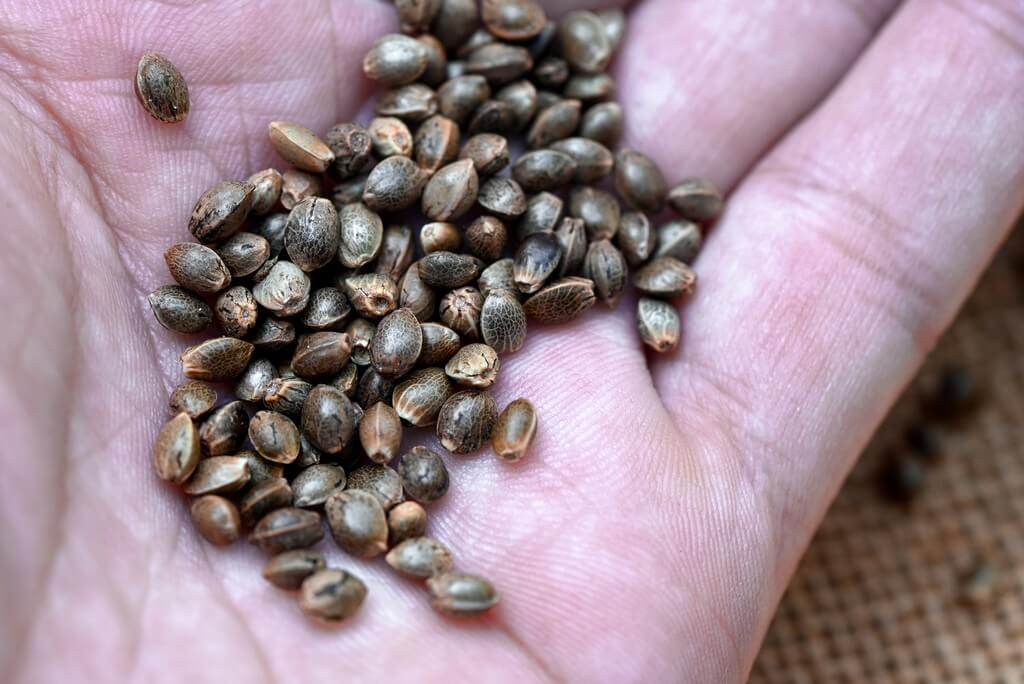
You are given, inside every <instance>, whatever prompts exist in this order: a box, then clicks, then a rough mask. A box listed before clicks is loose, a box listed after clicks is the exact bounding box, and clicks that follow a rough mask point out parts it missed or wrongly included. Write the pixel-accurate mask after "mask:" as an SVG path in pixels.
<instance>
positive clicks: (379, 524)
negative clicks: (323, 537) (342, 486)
mask: <svg viewBox="0 0 1024 684" xmlns="http://www.w3.org/2000/svg"><path fill="white" fill-rule="evenodd" d="M349 483H350V486H351V478H350V479H349ZM324 511H325V512H326V514H327V524H328V525H330V527H331V533H332V534H333V535H334V541H336V542H337V543H338V546H339V547H341V550H342V551H344V552H346V553H348V554H351V555H353V556H356V557H357V558H372V557H373V556H377V555H379V554H382V553H384V552H385V551H387V548H388V522H387V518H386V517H385V514H384V508H383V507H382V506H381V505H380V500H379V499H378V498H377V497H376V496H374V495H373V494H371V493H370V492H368V491H364V490H362V489H346V490H345V491H335V492H333V493H331V495H330V496H329V497H327V502H326V503H325V504H324Z"/></svg>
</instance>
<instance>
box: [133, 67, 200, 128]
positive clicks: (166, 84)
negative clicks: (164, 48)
mask: <svg viewBox="0 0 1024 684" xmlns="http://www.w3.org/2000/svg"><path fill="white" fill-rule="evenodd" d="M134 86H135V95H136V96H137V97H138V98H139V102H141V103H142V106H143V107H145V109H146V111H147V112H149V115H150V116H152V117H153V118H154V119H157V120H158V121H163V122H164V123H176V122H178V121H183V120H184V119H185V117H186V116H188V112H189V108H190V106H191V101H190V99H189V96H188V83H187V82H186V81H185V77H184V76H182V75H181V72H180V71H178V67H176V66H174V64H173V63H172V62H171V60H169V59H167V58H166V57H164V56H163V55H161V54H159V53H156V52H147V53H146V54H144V55H142V59H140V60H139V65H138V67H136V69H135V81H134Z"/></svg>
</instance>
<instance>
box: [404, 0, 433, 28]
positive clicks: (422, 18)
mask: <svg viewBox="0 0 1024 684" xmlns="http://www.w3.org/2000/svg"><path fill="white" fill-rule="evenodd" d="M440 9H441V0H395V11H396V12H397V13H398V19H399V21H400V22H401V24H402V32H403V33H412V34H417V33H423V32H424V31H428V30H430V23H431V22H432V21H433V20H434V17H436V16H437V13H438V11H439V10H440Z"/></svg>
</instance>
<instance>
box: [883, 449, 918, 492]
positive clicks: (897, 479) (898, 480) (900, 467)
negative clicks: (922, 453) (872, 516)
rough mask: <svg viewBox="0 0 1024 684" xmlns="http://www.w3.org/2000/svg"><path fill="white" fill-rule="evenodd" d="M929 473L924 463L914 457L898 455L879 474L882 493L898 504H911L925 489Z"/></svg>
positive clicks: (890, 459)
mask: <svg viewBox="0 0 1024 684" xmlns="http://www.w3.org/2000/svg"><path fill="white" fill-rule="evenodd" d="M926 476H927V471H926V470H925V467H924V463H922V462H921V460H920V459H919V458H917V457H916V456H913V455H902V454H901V455H898V456H896V457H894V458H892V457H891V458H889V460H888V461H887V462H886V463H885V464H884V465H883V466H882V469H881V470H880V471H879V473H878V478H879V481H878V484H879V487H880V489H881V493H882V495H883V496H885V497H886V498H887V499H889V500H891V501H894V502H897V503H904V504H906V503H910V502H911V501H912V500H913V499H915V498H916V497H917V496H918V495H920V493H921V491H922V490H923V489H924V485H925V481H926V480H925V478H926Z"/></svg>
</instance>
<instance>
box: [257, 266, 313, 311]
mask: <svg viewBox="0 0 1024 684" xmlns="http://www.w3.org/2000/svg"><path fill="white" fill-rule="evenodd" d="M309 289H310V280H309V276H308V275H306V274H305V273H303V271H302V269H301V268H299V267H298V266H296V265H295V264H293V263H292V262H290V261H279V262H277V263H276V264H274V267H273V268H272V269H270V273H268V274H267V277H266V278H264V279H263V280H261V281H260V282H259V283H258V284H257V285H256V287H254V288H253V289H252V294H253V296H254V297H255V298H256V301H257V302H259V303H260V306H262V307H263V308H264V309H267V310H268V311H270V312H272V313H274V314H277V315H278V316H294V315H295V314H297V313H299V312H301V311H302V310H303V309H305V308H306V304H307V303H308V302H309Z"/></svg>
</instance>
